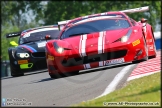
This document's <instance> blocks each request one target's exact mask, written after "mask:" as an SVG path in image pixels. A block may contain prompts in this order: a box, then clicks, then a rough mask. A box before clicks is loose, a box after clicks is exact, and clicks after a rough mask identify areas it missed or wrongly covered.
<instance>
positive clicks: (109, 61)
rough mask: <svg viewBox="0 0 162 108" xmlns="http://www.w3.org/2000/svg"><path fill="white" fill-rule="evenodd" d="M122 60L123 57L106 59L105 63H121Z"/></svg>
mask: <svg viewBox="0 0 162 108" xmlns="http://www.w3.org/2000/svg"><path fill="white" fill-rule="evenodd" d="M123 62H124V58H119V59H113V60H107V61H105V65H106V66H108V65H112V64H117V63H123Z"/></svg>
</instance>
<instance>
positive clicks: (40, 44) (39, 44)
mask: <svg viewBox="0 0 162 108" xmlns="http://www.w3.org/2000/svg"><path fill="white" fill-rule="evenodd" d="M37 45H38V48H39V47H44V46H45V45H46V42H40V43H37Z"/></svg>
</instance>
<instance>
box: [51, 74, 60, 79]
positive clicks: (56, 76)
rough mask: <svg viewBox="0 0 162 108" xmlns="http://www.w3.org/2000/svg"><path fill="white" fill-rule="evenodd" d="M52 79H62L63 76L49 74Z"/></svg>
mask: <svg viewBox="0 0 162 108" xmlns="http://www.w3.org/2000/svg"><path fill="white" fill-rule="evenodd" d="M49 75H50V77H51V78H54V79H57V78H61V77H62V75H61V74H49Z"/></svg>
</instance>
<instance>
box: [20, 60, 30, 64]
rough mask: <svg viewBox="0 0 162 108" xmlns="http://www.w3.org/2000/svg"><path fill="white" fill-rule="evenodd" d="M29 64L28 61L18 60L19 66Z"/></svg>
mask: <svg viewBox="0 0 162 108" xmlns="http://www.w3.org/2000/svg"><path fill="white" fill-rule="evenodd" d="M26 63H28V60H18V64H26Z"/></svg>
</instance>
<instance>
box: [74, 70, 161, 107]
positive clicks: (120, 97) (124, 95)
mask: <svg viewBox="0 0 162 108" xmlns="http://www.w3.org/2000/svg"><path fill="white" fill-rule="evenodd" d="M160 82H161V72H158V73H155V74H152V75H149V76H145V77H142V78H138V79H135V80H132V81H129V82H127V83H126V85H125V86H124V87H123V88H121V89H118V90H115V91H114V92H112V93H110V94H108V95H106V96H103V97H100V98H98V99H93V100H89V101H86V102H81V103H79V104H76V105H72V106H74V107H76V106H82V107H91V106H120V107H122V106H124V107H126V106H128V107H130V106H148V107H151V106H157V107H159V106H161V83H160Z"/></svg>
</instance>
